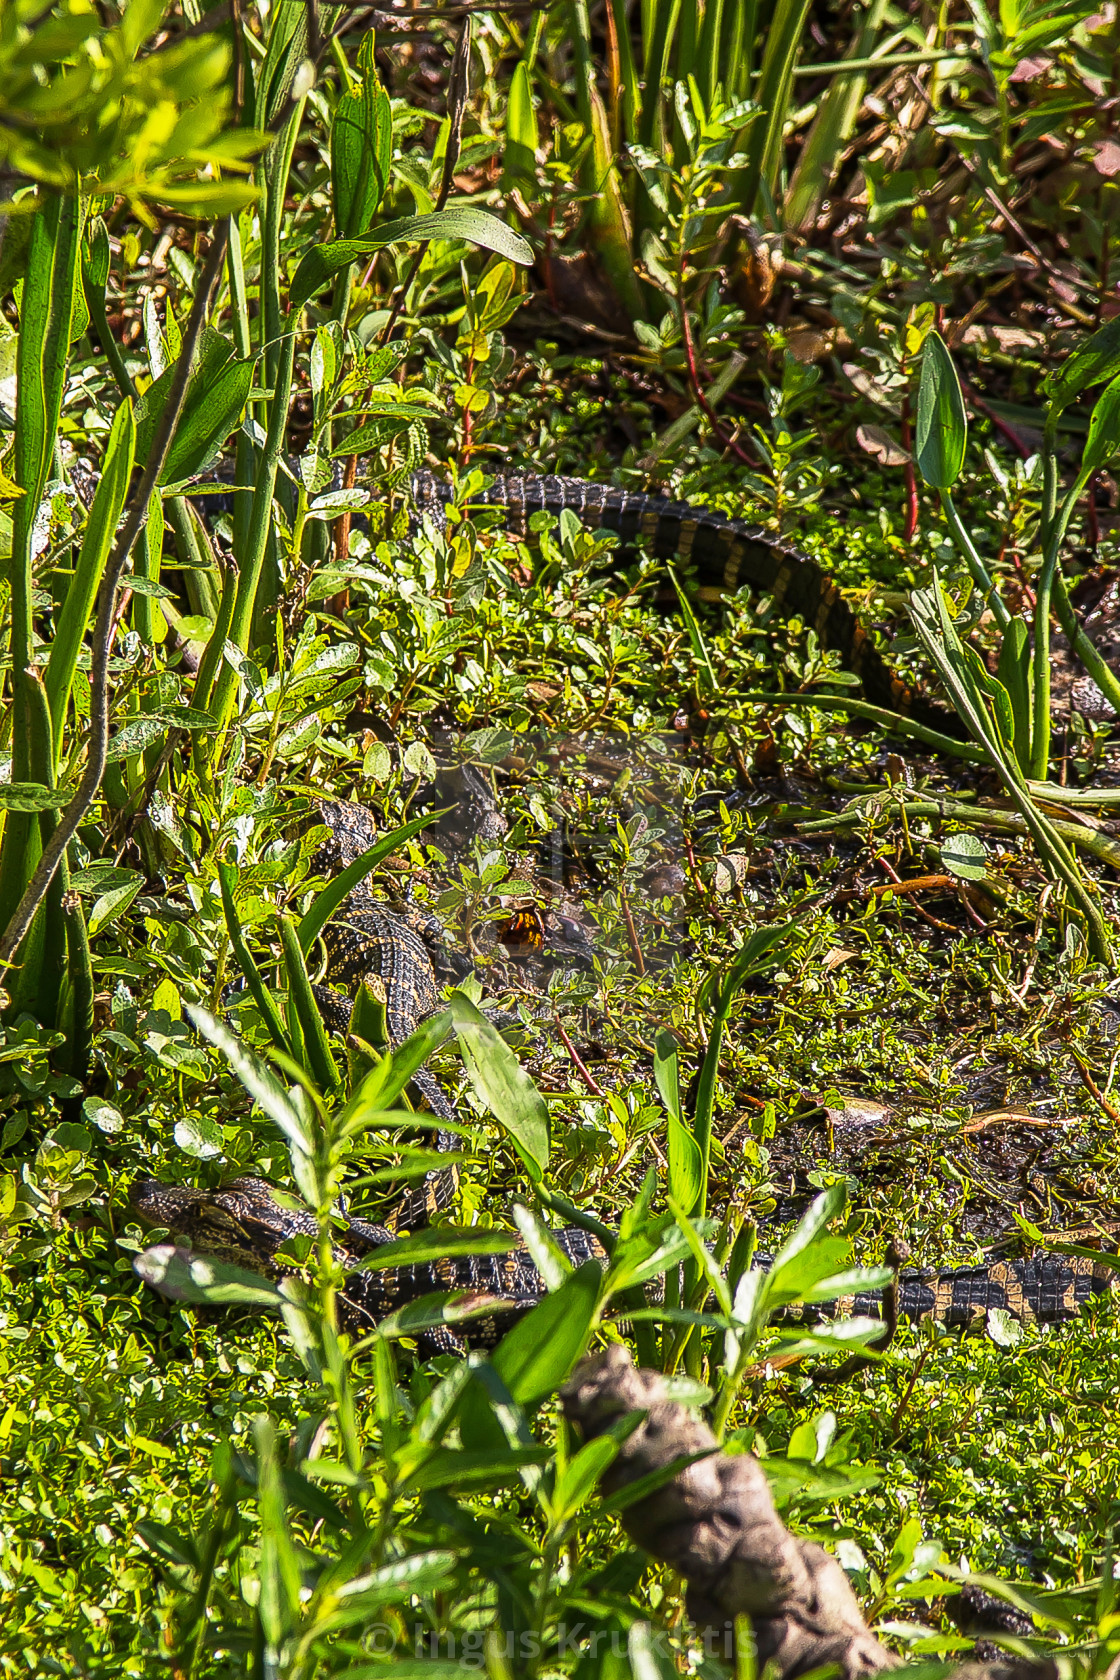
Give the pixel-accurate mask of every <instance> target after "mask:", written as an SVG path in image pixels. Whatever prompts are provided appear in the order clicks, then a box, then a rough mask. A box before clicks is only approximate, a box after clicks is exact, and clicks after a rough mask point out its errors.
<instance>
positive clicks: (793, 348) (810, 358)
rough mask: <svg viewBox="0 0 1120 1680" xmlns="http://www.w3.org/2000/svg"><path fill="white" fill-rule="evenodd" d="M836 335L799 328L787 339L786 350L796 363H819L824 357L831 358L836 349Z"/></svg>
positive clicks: (810, 328) (808, 328)
mask: <svg viewBox="0 0 1120 1680" xmlns="http://www.w3.org/2000/svg"><path fill="white" fill-rule="evenodd" d="M835 344H836V334H835V333H832V332H826V333H825V332H817V331H816V330H815V329H814V328H812V327H799V328H798V329H797V331H796V332H791V333H790V334H789V336H788V337H787V339H786V349H787V350H788V351H789V353H790V355H791V356H792V357H793V359H794V361H795V362H804V363H806V365H807V364H808V363H810V362H819V361H820V360H821V359H822V357H824V356H830V355H831V354H832V352H833V350H834V348H835Z"/></svg>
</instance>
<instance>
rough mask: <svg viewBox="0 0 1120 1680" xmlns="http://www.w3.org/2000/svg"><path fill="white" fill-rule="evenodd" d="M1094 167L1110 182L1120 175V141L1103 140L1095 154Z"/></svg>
mask: <svg viewBox="0 0 1120 1680" xmlns="http://www.w3.org/2000/svg"><path fill="white" fill-rule="evenodd" d="M1093 165H1094V167H1095V169H1096V171H1097V174H1098V175H1104V176H1105V177H1106V178H1107V179H1108V180H1111V179H1112V177H1113V176H1114V175H1120V140H1102V141H1101V143H1100V145H1099V146H1098V147H1097V149H1096V151H1095V152H1094V153H1093Z"/></svg>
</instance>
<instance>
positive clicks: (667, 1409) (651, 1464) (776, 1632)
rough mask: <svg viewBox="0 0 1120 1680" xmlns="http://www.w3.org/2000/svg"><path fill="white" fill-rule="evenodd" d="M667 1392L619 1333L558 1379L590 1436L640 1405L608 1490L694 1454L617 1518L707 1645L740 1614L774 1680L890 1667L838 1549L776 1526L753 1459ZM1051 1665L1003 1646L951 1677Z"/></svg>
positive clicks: (1017, 1674)
mask: <svg viewBox="0 0 1120 1680" xmlns="http://www.w3.org/2000/svg"><path fill="white" fill-rule="evenodd" d="M666 1396H667V1389H666V1385H665V1379H664V1378H663V1377H662V1376H661V1374H660V1372H657V1371H645V1370H637V1369H635V1367H634V1366H633V1364H632V1363H631V1360H630V1354H629V1352H628V1350H627V1349H626V1348H625V1347H623V1346H622V1345H621V1344H619V1343H615V1344H614V1345H612V1346H611V1347H609V1348H608V1349H607V1351H606V1352H605V1353H603V1354H600V1355H598V1356H597V1357H596V1358H594V1359H589V1360H586V1361H585V1362H584V1363H583V1364H582V1365H580V1366H579V1367H578V1369H577V1370H576V1371H575V1373H574V1375H573V1376H572V1378H571V1381H570V1382H569V1383H567V1384H566V1386H565V1387H564V1388H563V1389H562V1390H561V1400H562V1403H563V1407H564V1411H565V1414H566V1415H567V1417H568V1418H569V1419H570V1420H571V1421H572V1422H573V1423H574V1424H575V1425H576V1426H577V1427H578V1428H579V1430H580V1431H581V1433H582V1434H583V1436H584V1438H585V1439H587V1440H593V1439H594V1438H595V1437H596V1436H599V1435H603V1434H605V1433H606V1432H607V1431H608V1430H609V1429H610V1427H611V1425H612V1424H614V1423H617V1422H618V1421H619V1419H621V1418H624V1417H626V1416H627V1415H628V1414H632V1413H634V1412H644V1413H645V1417H644V1419H643V1420H642V1421H641V1422H640V1423H639V1424H638V1426H637V1428H636V1429H634V1430H632V1431H631V1433H630V1434H629V1435H628V1436H627V1437H626V1439H625V1440H624V1441H623V1442H622V1445H621V1447H620V1449H619V1452H618V1456H617V1458H616V1459H615V1460H614V1462H613V1464H612V1465H611V1466H610V1468H609V1469H608V1470H607V1472H606V1474H605V1475H604V1477H603V1480H602V1488H603V1492H604V1493H605V1494H616V1493H618V1492H620V1491H621V1490H622V1489H624V1488H626V1487H629V1486H630V1485H631V1484H632V1483H635V1482H638V1481H640V1480H641V1479H642V1478H643V1477H645V1476H649V1475H651V1474H653V1473H655V1472H657V1471H663V1470H666V1469H668V1468H669V1467H670V1466H672V1465H673V1464H675V1463H676V1462H677V1461H678V1460H688V1459H694V1460H695V1462H692V1463H689V1464H687V1466H686V1468H684V1469H682V1470H681V1472H680V1473H679V1474H678V1475H677V1476H675V1477H673V1479H672V1480H671V1481H668V1482H664V1483H662V1485H661V1486H660V1487H658V1488H657V1489H656V1490H655V1491H654V1492H653V1493H649V1494H647V1495H646V1496H645V1497H644V1498H641V1499H637V1500H635V1501H634V1502H633V1503H632V1504H630V1505H627V1506H626V1507H625V1509H624V1510H623V1512H622V1524H623V1527H624V1528H625V1530H626V1532H627V1534H628V1535H629V1536H630V1538H631V1539H632V1540H633V1541H635V1542H636V1544H638V1545H640V1546H642V1547H644V1549H645V1550H646V1551H648V1552H650V1553H652V1555H653V1556H654V1557H655V1558H657V1559H659V1560H660V1561H661V1562H662V1563H667V1564H669V1565H670V1566H671V1567H672V1568H674V1569H676V1570H677V1571H678V1572H679V1573H680V1574H681V1575H683V1576H684V1579H685V1581H686V1582H687V1584H688V1594H687V1599H686V1605H687V1609H688V1613H689V1615H690V1616H691V1617H692V1619H693V1621H694V1622H695V1623H696V1624H697V1628H698V1631H699V1633H700V1635H701V1637H702V1639H703V1642H704V1648H705V1650H708V1651H711V1650H716V1651H720V1652H723V1651H730V1650H731V1649H732V1643H731V1641H732V1639H733V1637H734V1627H735V1621H736V1618H737V1617H742V1616H746V1617H749V1618H750V1621H751V1625H752V1627H753V1632H754V1639H755V1642H756V1645H757V1662H758V1667H759V1670H761V1669H762V1667H763V1665H764V1664H767V1665H771V1666H770V1668H769V1670H768V1672H770V1673H771V1674H773V1675H774V1676H776V1680H796V1677H797V1676H799V1675H803V1674H808V1673H809V1672H810V1671H812V1670H817V1669H821V1668H825V1667H829V1666H831V1665H833V1664H835V1665H836V1668H837V1669H838V1670H839V1673H840V1675H841V1676H842V1680H861V1677H862V1676H864V1675H872V1674H878V1673H881V1672H882V1671H883V1670H886V1669H893V1668H897V1667H898V1666H899V1658H898V1657H896V1656H895V1655H894V1653H893V1652H891V1651H888V1650H887V1648H886V1646H885V1645H881V1644H880V1643H879V1641H878V1640H877V1639H876V1638H875V1636H874V1634H873V1633H872V1632H871V1630H870V1629H869V1628H868V1626H867V1624H866V1623H865V1622H864V1620H863V1617H862V1615H861V1614H860V1608H859V1605H858V1603H857V1602H856V1598H855V1594H854V1593H853V1592H852V1589H851V1587H850V1586H849V1585H848V1581H847V1578H846V1576H845V1574H844V1571H843V1570H842V1569H841V1567H840V1565H839V1564H838V1563H837V1562H836V1560H835V1558H833V1557H832V1556H830V1554H829V1553H828V1552H826V1551H825V1550H824V1548H823V1547H822V1546H817V1545H813V1544H812V1543H811V1542H810V1541H807V1540H799V1539H797V1538H796V1536H794V1535H792V1534H791V1533H790V1532H789V1530H788V1529H787V1528H786V1527H785V1526H784V1524H783V1523H782V1521H781V1519H780V1518H779V1516H778V1514H777V1512H776V1511H775V1509H774V1502H773V1500H772V1499H771V1497H770V1489H769V1487H768V1485H767V1482H766V1477H765V1475H764V1474H763V1472H762V1469H761V1468H760V1466H759V1464H758V1461H757V1460H756V1459H755V1458H753V1457H752V1456H751V1455H750V1454H749V1453H741V1454H736V1455H735V1456H731V1455H729V1454H727V1453H723V1452H720V1451H719V1450H718V1443H717V1441H716V1438H715V1436H714V1435H713V1433H712V1431H711V1430H710V1429H709V1427H708V1425H707V1424H706V1423H705V1422H704V1420H703V1418H702V1417H701V1416H700V1415H699V1414H698V1413H697V1412H695V1411H691V1410H689V1408H688V1407H685V1406H680V1405H677V1404H676V1403H675V1402H674V1401H672V1400H669V1399H668V1398H667V1397H666ZM697 1454H701V1455H706V1456H701V1457H699V1458H696V1455H697ZM1056 1676H1057V1669H1056V1667H1055V1665H1054V1664H1053V1663H1050V1662H1019V1661H1017V1660H1015V1659H1012V1658H1007V1659H1001V1660H999V1661H996V1662H991V1663H965V1664H960V1665H958V1666H957V1667H956V1668H954V1669H952V1670H951V1671H950V1674H949V1676H948V1677H947V1680H1056Z"/></svg>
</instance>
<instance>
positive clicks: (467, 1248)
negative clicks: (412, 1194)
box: [354, 1225, 520, 1272]
mask: <svg viewBox="0 0 1120 1680" xmlns="http://www.w3.org/2000/svg"><path fill="white" fill-rule="evenodd" d="M519 1246H520V1244H519V1240H518V1238H517V1235H516V1234H515V1233H514V1232H513V1231H491V1230H486V1229H484V1228H483V1227H481V1226H477V1225H471V1226H467V1227H458V1226H454V1225H435V1226H433V1227H432V1228H431V1229H430V1230H424V1231H413V1232H412V1233H411V1234H410V1235H409V1236H407V1237H398V1238H397V1239H396V1240H395V1241H394V1242H389V1243H382V1244H381V1245H380V1246H379V1247H378V1248H375V1249H374V1250H373V1252H372V1253H370V1254H365V1255H363V1256H362V1258H361V1260H359V1261H358V1263H357V1265H356V1266H355V1267H354V1270H355V1271H356V1272H384V1271H387V1270H393V1269H394V1268H396V1267H397V1266H426V1265H427V1264H428V1263H429V1261H431V1260H444V1259H454V1258H455V1257H456V1256H458V1255H462V1254H508V1253H510V1251H511V1250H512V1249H515V1248H518V1247H519Z"/></svg>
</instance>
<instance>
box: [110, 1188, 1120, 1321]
mask: <svg viewBox="0 0 1120 1680" xmlns="http://www.w3.org/2000/svg"><path fill="white" fill-rule="evenodd" d="M130 1202H131V1206H132V1208H133V1210H134V1211H135V1212H136V1213H137V1214H139V1215H140V1217H141V1218H143V1219H144V1220H146V1221H147V1222H148V1223H150V1224H154V1225H159V1226H162V1227H164V1228H166V1229H167V1230H168V1231H170V1232H171V1234H172V1236H173V1237H174V1238H175V1239H176V1241H177V1242H181V1243H185V1244H186V1245H187V1246H188V1247H189V1248H191V1249H193V1250H194V1251H195V1252H197V1253H199V1254H203V1255H210V1256H214V1257H216V1258H218V1259H223V1260H229V1261H232V1262H233V1263H235V1264H236V1265H239V1266H243V1267H245V1268H247V1269H249V1270H251V1271H258V1272H270V1271H271V1272H276V1271H278V1270H282V1267H280V1266H278V1265H277V1262H276V1258H275V1257H276V1254H277V1251H278V1250H279V1248H280V1247H281V1245H282V1244H283V1243H285V1242H288V1241H290V1240H291V1239H292V1238H293V1237H299V1236H310V1237H314V1236H317V1235H318V1225H317V1224H316V1222H315V1220H314V1219H313V1218H312V1216H311V1215H310V1214H309V1213H306V1212H302V1211H291V1210H289V1209H287V1208H283V1207H281V1206H280V1204H279V1203H278V1202H277V1201H276V1199H275V1197H274V1195H273V1192H272V1187H271V1186H270V1185H268V1184H266V1183H265V1182H264V1181H263V1180H262V1179H259V1178H241V1179H236V1180H234V1182H233V1183H231V1184H229V1185H227V1186H225V1187H224V1188H223V1189H221V1190H196V1189H192V1188H190V1187H188V1186H184V1185H167V1184H161V1183H160V1182H159V1181H158V1180H156V1179H150V1178H149V1179H141V1180H139V1181H138V1182H137V1183H136V1184H135V1185H134V1186H133V1188H132V1191H131V1194H130ZM552 1235H553V1238H554V1240H555V1242H556V1243H557V1245H558V1246H559V1248H560V1249H561V1251H562V1252H563V1253H564V1254H565V1255H566V1256H567V1258H568V1259H569V1260H570V1261H571V1262H572V1264H573V1265H574V1266H579V1265H581V1264H582V1263H583V1262H584V1261H585V1260H599V1261H603V1262H604V1263H605V1261H606V1253H605V1250H604V1248H603V1246H602V1244H601V1243H600V1242H599V1241H598V1240H597V1239H596V1238H595V1237H593V1236H590V1235H588V1233H587V1232H585V1231H582V1230H579V1229H578V1228H576V1227H574V1226H573V1227H568V1228H567V1229H565V1230H561V1231H554V1232H553V1233H552ZM392 1238H393V1233H392V1232H391V1231H389V1230H388V1229H387V1228H386V1227H385V1226H383V1225H373V1224H370V1223H369V1222H368V1221H367V1220H364V1219H351V1220H350V1221H349V1222H348V1223H347V1224H345V1225H343V1226H341V1227H340V1228H339V1232H338V1234H337V1236H336V1239H335V1240H336V1243H337V1250H338V1254H339V1258H340V1260H341V1262H342V1264H343V1265H344V1266H345V1267H354V1266H356V1265H358V1263H359V1262H360V1261H361V1260H362V1259H363V1258H364V1257H365V1256H366V1255H368V1254H370V1253H372V1252H373V1251H374V1250H375V1249H377V1248H378V1247H380V1246H381V1245H382V1244H384V1243H387V1242H390V1241H392ZM768 1263H769V1262H768V1261H767V1260H766V1258H765V1257H760V1264H761V1265H763V1266H765V1265H767V1264H768ZM1116 1280H1117V1273H1116V1272H1115V1271H1114V1270H1113V1269H1112V1268H1111V1267H1110V1266H1108V1265H1107V1264H1105V1263H1104V1261H1103V1260H1102V1261H1095V1260H1090V1259H1087V1258H1085V1257H1083V1256H1074V1255H1069V1256H1067V1255H1041V1256H1037V1257H1035V1258H1032V1259H1028V1260H998V1261H992V1262H990V1263H989V1264H987V1265H981V1266H961V1267H957V1268H954V1269H952V1270H948V1271H940V1272H938V1271H927V1272H923V1271H905V1272H902V1273H900V1275H899V1279H898V1288H897V1305H898V1315H899V1317H900V1318H908V1319H923V1318H932V1319H935V1320H937V1321H938V1322H940V1323H942V1324H947V1325H968V1324H972V1323H974V1322H975V1321H976V1320H977V1319H983V1317H984V1316H985V1314H986V1313H987V1312H989V1311H990V1310H991V1309H992V1308H994V1307H999V1308H1002V1309H1003V1310H1004V1311H1006V1312H1009V1313H1011V1314H1012V1315H1013V1316H1014V1317H1016V1318H1019V1319H1023V1320H1026V1321H1028V1322H1031V1323H1040V1324H1057V1323H1061V1322H1062V1321H1064V1320H1066V1319H1071V1318H1076V1316H1077V1315H1078V1313H1079V1312H1080V1311H1081V1309H1082V1308H1083V1307H1084V1306H1086V1305H1087V1304H1088V1303H1089V1302H1090V1301H1091V1300H1092V1299H1093V1298H1094V1297H1095V1296H1096V1295H1099V1294H1102V1293H1103V1292H1104V1291H1105V1290H1108V1289H1111V1288H1112V1286H1113V1284H1114V1283H1115V1282H1116ZM449 1290H450V1291H458V1290H462V1291H466V1292H468V1293H470V1294H479V1295H481V1296H484V1297H488V1298H489V1300H490V1303H491V1304H492V1311H491V1313H490V1315H489V1316H487V1317H486V1318H483V1319H480V1320H475V1321H473V1322H471V1323H468V1324H465V1325H463V1326H462V1327H461V1328H460V1330H459V1331H458V1333H457V1334H458V1337H461V1338H462V1341H463V1342H466V1343H471V1344H475V1345H483V1346H487V1347H492V1346H493V1345H494V1344H495V1343H496V1341H498V1340H499V1339H500V1337H501V1336H502V1335H503V1334H504V1332H505V1330H506V1329H507V1328H508V1327H509V1325H510V1324H511V1323H512V1322H513V1321H514V1320H515V1319H516V1318H518V1317H519V1316H521V1315H522V1314H524V1313H526V1312H527V1311H528V1310H529V1309H530V1308H531V1307H533V1306H535V1305H536V1303H537V1302H538V1301H539V1300H540V1299H541V1297H542V1296H543V1294H544V1292H545V1291H544V1285H543V1283H542V1281H541V1276H540V1273H539V1272H538V1271H537V1268H536V1266H535V1265H534V1264H533V1262H532V1260H531V1259H530V1257H529V1254H528V1252H527V1250H526V1249H525V1248H524V1246H523V1245H522V1244H520V1243H518V1244H517V1246H516V1247H514V1248H513V1249H512V1251H511V1252H510V1253H509V1254H505V1255H472V1256H459V1257H457V1258H455V1259H445V1260H433V1261H431V1262H429V1263H427V1264H425V1265H419V1266H400V1267H396V1268H392V1269H389V1268H386V1269H384V1270H380V1271H351V1272H350V1273H349V1275H348V1276H347V1278H346V1279H345V1282H344V1284H343V1288H342V1292H341V1305H342V1309H343V1319H344V1322H345V1324H346V1327H347V1328H348V1329H351V1330H353V1331H355V1332H356V1333H362V1332H364V1331H365V1330H368V1329H369V1328H371V1326H372V1325H374V1324H376V1323H377V1322H378V1320H379V1319H381V1318H384V1317H385V1315H386V1314H387V1313H390V1312H394V1311H396V1309H397V1308H399V1307H402V1306H404V1305H406V1304H407V1303H408V1302H409V1301H414V1300H416V1299H418V1298H419V1297H420V1296H421V1295H427V1294H431V1293H433V1292H436V1291H441V1292H442V1291H449ZM882 1305H883V1300H882V1295H881V1294H879V1293H868V1294H860V1295H852V1296H848V1297H845V1298H842V1299H840V1300H838V1301H836V1302H835V1303H833V1304H832V1306H831V1307H830V1308H829V1309H828V1310H829V1311H830V1313H832V1314H835V1315H837V1316H845V1315H847V1314H854V1313H858V1314H863V1315H865V1316H867V1317H870V1318H877V1317H879V1316H880V1314H881V1311H882ZM440 1335H441V1337H442V1340H441V1343H440V1345H442V1346H443V1347H445V1348H446V1347H449V1346H454V1345H455V1341H456V1337H449V1336H446V1335H444V1334H443V1333H440Z"/></svg>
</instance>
